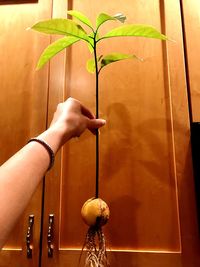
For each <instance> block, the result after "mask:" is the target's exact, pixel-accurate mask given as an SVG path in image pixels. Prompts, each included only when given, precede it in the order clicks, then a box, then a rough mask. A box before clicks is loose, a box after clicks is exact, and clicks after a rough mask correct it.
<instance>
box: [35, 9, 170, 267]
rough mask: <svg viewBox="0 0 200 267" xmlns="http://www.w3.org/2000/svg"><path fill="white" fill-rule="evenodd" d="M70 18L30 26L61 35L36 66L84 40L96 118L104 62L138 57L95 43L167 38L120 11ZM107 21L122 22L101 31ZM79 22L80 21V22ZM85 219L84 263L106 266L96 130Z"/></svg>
mask: <svg viewBox="0 0 200 267" xmlns="http://www.w3.org/2000/svg"><path fill="white" fill-rule="evenodd" d="M67 13H68V15H70V16H71V17H72V18H75V19H76V20H77V21H78V22H75V21H74V20H73V19H69V18H53V19H50V20H44V21H40V22H38V23H36V24H35V25H33V26H32V27H31V29H33V30H36V31H39V32H42V33H45V34H55V35H61V36H63V37H62V38H60V39H58V40H56V41H55V42H53V43H52V44H50V45H49V46H48V47H47V48H46V49H45V50H44V52H43V53H42V55H41V57H40V59H39V61H38V64H37V69H40V68H42V67H43V66H44V65H45V64H46V63H47V62H48V61H49V60H50V59H51V58H52V57H54V56H55V55H56V54H57V53H59V52H60V51H62V50H63V49H65V48H67V47H69V46H71V45H73V44H75V43H77V42H80V41H83V42H86V43H87V45H88V49H89V50H90V52H91V53H93V57H92V58H90V59H88V61H87V63H86V68H87V70H88V72H90V73H94V74H95V90H96V118H99V75H100V73H101V71H102V69H103V68H104V67H106V66H107V65H109V64H111V63H114V62H118V61H121V60H125V59H138V57H137V56H136V55H132V54H124V53H113V52H111V53H110V54H107V55H103V54H101V55H99V54H98V46H99V45H100V44H101V43H102V42H103V41H109V39H111V38H116V37H127V36H132V37H145V38H154V39H159V40H167V39H168V38H167V37H166V36H165V35H164V34H161V33H160V32H159V31H158V30H157V29H155V28H154V27H152V26H150V25H142V24H125V23H124V22H125V20H126V17H125V15H123V14H122V13H118V14H116V15H114V16H111V15H108V14H105V13H100V14H99V15H98V16H97V18H96V25H95V26H93V25H92V22H91V21H90V19H89V18H88V17H87V16H85V15H84V14H82V13H81V12H79V11H76V10H70V11H68V12H67ZM108 21H116V22H119V23H123V25H122V26H119V27H116V28H113V29H112V30H110V31H108V32H107V33H106V34H105V35H101V34H100V28H101V26H102V25H103V24H104V23H106V22H108ZM80 23H81V24H80ZM81 214H82V217H83V220H84V222H85V223H86V224H87V225H88V226H89V229H88V232H87V235H86V240H85V244H84V248H86V251H87V257H86V260H85V267H100V266H101V267H107V266H109V263H108V260H107V255H106V246H105V237H104V234H103V231H102V226H103V225H104V224H106V222H107V221H108V219H109V215H110V212H109V208H108V205H107V204H106V203H105V202H104V201H103V200H102V199H100V198H99V132H98V130H96V176H95V196H94V198H92V199H89V200H87V201H86V202H85V203H84V205H83V207H82V210H81Z"/></svg>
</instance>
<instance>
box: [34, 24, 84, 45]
mask: <svg viewBox="0 0 200 267" xmlns="http://www.w3.org/2000/svg"><path fill="white" fill-rule="evenodd" d="M31 29H33V30H36V31H39V32H43V33H47V34H58V35H71V36H74V37H78V38H80V39H83V40H85V41H87V42H88V41H89V40H88V36H87V34H86V32H85V31H84V29H83V28H82V27H81V26H80V25H78V24H76V23H75V22H74V21H72V20H70V19H51V20H44V21H41V22H38V23H36V24H35V25H33V26H32V27H31Z"/></svg>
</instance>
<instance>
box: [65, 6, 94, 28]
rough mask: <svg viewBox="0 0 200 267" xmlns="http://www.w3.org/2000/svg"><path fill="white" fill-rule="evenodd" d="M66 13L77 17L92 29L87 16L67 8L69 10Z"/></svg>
mask: <svg viewBox="0 0 200 267" xmlns="http://www.w3.org/2000/svg"><path fill="white" fill-rule="evenodd" d="M67 13H68V14H69V15H71V16H73V17H75V18H77V19H78V20H80V21H81V22H83V23H84V24H85V25H87V26H89V27H90V28H91V29H92V30H93V28H92V23H91V21H90V20H89V18H88V17H86V16H85V15H84V14H82V13H81V12H79V11H76V10H69V11H67Z"/></svg>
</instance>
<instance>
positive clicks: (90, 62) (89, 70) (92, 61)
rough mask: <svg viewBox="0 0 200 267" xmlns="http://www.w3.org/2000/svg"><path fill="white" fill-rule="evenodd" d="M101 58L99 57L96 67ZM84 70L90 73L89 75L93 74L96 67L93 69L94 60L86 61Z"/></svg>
mask: <svg viewBox="0 0 200 267" xmlns="http://www.w3.org/2000/svg"><path fill="white" fill-rule="evenodd" d="M102 57H103V56H102V55H101V56H99V57H98V59H97V61H98V65H99V62H100V60H101V58H102ZM86 68H87V71H88V72H90V73H94V72H95V70H96V67H95V60H94V58H90V59H88V61H87V63H86Z"/></svg>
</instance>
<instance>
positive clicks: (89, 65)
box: [86, 58, 95, 73]
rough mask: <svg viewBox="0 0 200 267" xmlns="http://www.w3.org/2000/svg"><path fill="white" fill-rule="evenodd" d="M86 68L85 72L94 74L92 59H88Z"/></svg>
mask: <svg viewBox="0 0 200 267" xmlns="http://www.w3.org/2000/svg"><path fill="white" fill-rule="evenodd" d="M86 68H87V71H88V72H90V73H94V72H95V61H94V58H90V59H88V61H87V64H86Z"/></svg>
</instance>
